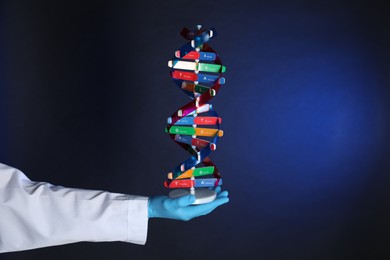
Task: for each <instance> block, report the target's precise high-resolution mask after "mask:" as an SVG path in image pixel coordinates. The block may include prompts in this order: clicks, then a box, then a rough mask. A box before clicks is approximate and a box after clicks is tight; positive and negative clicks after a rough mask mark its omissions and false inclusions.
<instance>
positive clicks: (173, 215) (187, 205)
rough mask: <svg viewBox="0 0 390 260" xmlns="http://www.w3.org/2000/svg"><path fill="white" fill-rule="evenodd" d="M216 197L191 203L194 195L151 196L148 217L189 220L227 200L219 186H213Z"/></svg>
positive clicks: (208, 211) (206, 212)
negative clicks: (173, 196) (212, 199)
mask: <svg viewBox="0 0 390 260" xmlns="http://www.w3.org/2000/svg"><path fill="white" fill-rule="evenodd" d="M215 191H216V193H217V198H216V199H215V200H214V201H212V202H209V203H205V204H199V205H191V204H192V203H193V202H194V201H195V196H194V195H186V196H183V197H179V198H175V199H172V198H170V197H168V196H165V195H159V196H152V197H150V198H149V205H148V210H149V218H170V219H177V220H184V221H187V220H190V219H192V218H195V217H199V216H202V215H206V214H208V213H210V212H211V211H213V210H214V209H215V208H216V207H218V206H220V205H222V204H225V203H227V202H228V201H229V198H228V192H227V191H223V192H221V187H219V186H218V187H217V188H215Z"/></svg>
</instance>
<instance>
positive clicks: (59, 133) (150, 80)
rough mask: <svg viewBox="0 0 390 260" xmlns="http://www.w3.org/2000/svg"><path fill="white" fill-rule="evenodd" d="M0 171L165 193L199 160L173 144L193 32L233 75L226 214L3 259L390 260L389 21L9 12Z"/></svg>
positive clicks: (382, 13) (369, 12)
mask: <svg viewBox="0 0 390 260" xmlns="http://www.w3.org/2000/svg"><path fill="white" fill-rule="evenodd" d="M0 7H1V15H0V23H1V24H0V25H1V26H0V28H1V29H0V30H1V31H0V32H1V34H0V37H1V38H0V39H1V41H0V58H1V59H0V81H1V82H0V84H1V86H0V122H1V124H0V133H1V135H0V155H1V158H0V160H1V162H3V163H6V164H9V165H12V166H14V167H17V168H19V169H21V170H23V171H24V172H25V173H26V174H27V175H28V176H29V177H30V178H31V179H33V180H36V181H47V182H51V183H53V184H59V185H63V186H68V187H78V188H87V189H103V190H109V191H113V192H123V193H130V194H140V195H152V194H167V193H168V191H167V190H166V189H165V188H164V187H163V181H164V180H165V176H166V173H167V172H169V171H170V170H171V169H172V168H173V167H175V166H176V165H177V164H178V163H180V162H181V161H182V160H184V159H186V158H187V154H186V153H185V151H184V150H182V149H181V148H180V147H179V146H177V145H175V144H174V143H173V142H171V140H170V138H169V137H168V136H167V135H166V134H165V133H164V130H163V129H164V127H165V122H166V118H167V117H168V116H170V115H171V114H172V113H173V112H174V111H175V110H176V109H177V108H179V107H180V106H181V105H183V104H185V103H186V102H187V101H188V99H187V97H186V96H185V95H184V94H183V93H182V92H180V91H178V89H177V88H176V86H175V84H174V83H173V82H172V81H171V79H170V78H169V75H168V71H169V69H168V67H167V61H168V60H169V59H170V58H171V57H172V55H173V52H174V51H175V50H176V49H178V48H179V47H180V46H181V45H183V44H184V43H185V42H184V39H183V38H181V36H180V35H179V32H180V30H181V28H182V27H183V26H187V27H195V26H196V25H197V24H202V25H203V26H204V27H216V29H217V31H218V33H219V35H218V37H216V38H215V39H213V40H212V41H211V42H210V45H211V46H212V47H213V48H214V49H215V50H216V51H217V52H218V53H219V55H220V57H221V59H222V61H223V62H224V64H225V65H226V66H227V67H228V71H227V73H226V79H227V83H226V85H225V86H224V87H223V88H222V90H221V91H220V94H219V95H218V96H217V97H215V98H214V99H213V101H212V103H213V104H214V106H215V108H216V110H217V111H218V113H219V114H220V116H222V117H223V120H224V121H223V124H222V127H223V129H224V131H225V136H224V137H223V138H222V139H221V140H220V142H219V146H218V148H219V149H218V150H217V151H216V152H214V153H213V154H212V158H213V160H214V161H215V163H216V164H217V166H218V167H219V169H220V171H221V173H222V175H223V178H224V185H223V187H224V189H227V190H228V191H229V193H230V202H229V204H227V205H225V206H223V207H221V208H218V209H217V210H216V211H214V212H213V213H211V214H209V215H207V216H204V217H202V218H198V219H194V220H192V221H190V222H179V221H173V220H163V219H152V220H150V221H149V233H148V242H147V244H146V245H145V246H138V245H132V244H126V243H119V242H118V243H77V244H73V245H65V246H59V247H51V248H44V249H38V250H32V251H26V252H18V253H11V254H3V255H1V256H0V258H1V259H48V258H49V257H50V258H55V259H82V258H85V259H112V258H115V259H188V260H190V259H222V258H224V259H227V258H229V259H238V258H240V259H389V257H390V250H389V235H390V225H389V223H390V221H389V220H390V210H389V207H390V205H389V204H390V203H389V199H390V191H389V184H390V182H389V173H390V163H389V159H388V158H389V155H390V142H389V141H390V138H389V137H390V136H389V132H390V124H389V123H390V120H389V115H390V114H389V108H390V102H389V101H390V99H389V98H390V92H389V86H390V85H389V83H390V79H389V75H390V74H389V73H390V66H389V64H390V62H389V59H390V51H389V46H390V22H389V21H390V20H389V18H388V16H389V15H388V14H389V11H390V10H389V8H387V7H386V6H385V5H383V4H380V3H379V2H376V4H373V3H371V2H370V1H366V2H364V1H203V0H200V1H178V0H175V1H160V2H157V1H156V2H152V1H142V2H137V3H131V2H130V1H89V2H86V1H84V2H82V3H77V2H74V3H70V2H69V1H40V2H39V3H35V2H30V1H25V2H20V1H4V2H2V4H1V5H0Z"/></svg>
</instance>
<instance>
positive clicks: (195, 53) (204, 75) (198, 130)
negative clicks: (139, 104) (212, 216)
mask: <svg viewBox="0 0 390 260" xmlns="http://www.w3.org/2000/svg"><path fill="white" fill-rule="evenodd" d="M180 34H181V35H182V36H183V37H184V38H185V39H186V40H187V41H188V42H187V43H186V44H185V45H183V46H182V47H181V48H180V49H179V50H177V51H176V52H175V55H174V57H173V58H172V60H170V61H169V62H168V66H169V67H170V68H171V71H170V76H171V78H172V79H173V81H174V82H175V83H176V85H177V86H178V87H179V89H181V90H182V91H183V92H184V93H186V94H187V95H188V96H189V97H190V98H191V101H190V102H189V103H187V104H186V105H184V106H182V107H181V108H180V109H178V110H177V111H176V112H175V113H174V114H173V115H172V116H171V117H169V118H168V120H167V123H168V126H167V127H166V132H167V133H168V134H169V136H170V137H171V139H172V140H173V141H175V142H176V143H177V144H178V145H180V146H181V147H182V148H184V149H185V150H186V151H188V152H189V153H190V155H191V157H190V158H188V159H187V160H185V161H184V162H182V163H181V164H179V165H178V166H177V167H176V168H174V169H173V171H172V172H170V173H168V179H167V180H166V181H165V183H164V185H165V187H167V188H172V189H174V190H172V191H171V192H170V193H169V196H170V197H172V198H176V197H180V196H183V195H186V194H193V195H195V197H196V200H195V202H194V204H201V203H207V202H210V201H213V200H214V199H215V198H216V193H215V191H214V189H212V187H216V186H218V185H221V184H222V179H221V174H220V172H219V171H218V169H217V167H216V166H215V165H214V163H213V162H212V161H211V159H210V157H209V156H210V153H211V152H212V151H215V150H216V149H217V143H218V139H219V138H220V137H222V136H223V131H222V130H221V129H220V124H221V123H222V118H220V117H218V114H217V112H216V111H215V109H214V107H213V106H212V104H210V100H211V99H212V98H213V97H215V96H216V95H217V93H218V91H219V89H220V88H221V85H223V84H224V83H225V78H223V77H222V73H223V72H225V71H226V67H225V66H223V65H222V62H221V60H220V59H219V57H218V55H217V53H216V52H215V51H214V50H213V49H212V48H211V47H210V46H209V45H208V42H209V41H210V39H212V38H214V37H215V36H216V31H215V29H214V28H212V29H210V30H203V29H202V27H201V26H200V25H198V26H197V30H189V29H187V28H183V29H182V31H181V33H180Z"/></svg>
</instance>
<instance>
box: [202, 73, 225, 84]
mask: <svg viewBox="0 0 390 260" xmlns="http://www.w3.org/2000/svg"><path fill="white" fill-rule="evenodd" d="M219 78H220V77H219V76H218V75H209V74H201V73H199V74H198V82H201V83H215V82H216V81H217V80H218V79H219Z"/></svg>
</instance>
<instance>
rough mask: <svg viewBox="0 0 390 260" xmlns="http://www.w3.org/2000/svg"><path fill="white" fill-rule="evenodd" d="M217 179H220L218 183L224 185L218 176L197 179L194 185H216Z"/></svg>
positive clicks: (198, 186)
mask: <svg viewBox="0 0 390 260" xmlns="http://www.w3.org/2000/svg"><path fill="white" fill-rule="evenodd" d="M217 181H218V185H222V179H219V180H218V179H216V178H207V179H195V180H194V187H196V188H204V187H214V186H215V185H216V182H217Z"/></svg>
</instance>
